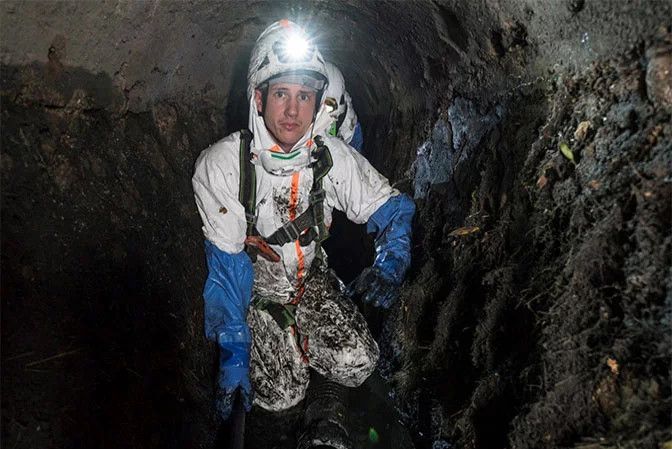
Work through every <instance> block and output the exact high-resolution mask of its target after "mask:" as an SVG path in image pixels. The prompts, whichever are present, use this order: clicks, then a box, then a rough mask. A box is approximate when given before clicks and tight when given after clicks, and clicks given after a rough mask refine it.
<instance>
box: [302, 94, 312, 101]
mask: <svg viewBox="0 0 672 449" xmlns="http://www.w3.org/2000/svg"><path fill="white" fill-rule="evenodd" d="M299 100H301V101H308V100H310V95H308V94H301V95H299Z"/></svg>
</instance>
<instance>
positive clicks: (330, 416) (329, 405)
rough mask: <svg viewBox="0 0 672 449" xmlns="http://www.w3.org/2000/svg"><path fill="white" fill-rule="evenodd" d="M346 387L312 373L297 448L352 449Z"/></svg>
mask: <svg viewBox="0 0 672 449" xmlns="http://www.w3.org/2000/svg"><path fill="white" fill-rule="evenodd" d="M346 400H347V388H346V387H344V386H343V385H340V384H338V383H336V382H333V381H330V380H327V379H325V378H324V377H322V376H320V375H319V374H316V373H313V375H312V376H311V381H310V387H308V395H307V399H306V410H305V412H304V419H303V433H302V434H301V436H300V437H299V444H298V447H297V449H351V448H352V444H351V442H350V436H349V433H348V428H347V408H346Z"/></svg>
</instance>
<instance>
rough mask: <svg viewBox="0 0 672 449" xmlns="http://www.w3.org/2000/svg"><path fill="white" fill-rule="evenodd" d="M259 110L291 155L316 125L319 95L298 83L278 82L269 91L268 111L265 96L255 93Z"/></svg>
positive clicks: (269, 127)
mask: <svg viewBox="0 0 672 449" xmlns="http://www.w3.org/2000/svg"><path fill="white" fill-rule="evenodd" d="M254 100H255V102H256V104H257V110H258V111H260V112H262V113H263V115H264V123H265V124H266V128H268V130H269V131H270V133H271V134H272V135H273V137H274V138H275V140H276V142H278V145H280V147H281V148H282V149H283V151H285V152H288V151H290V150H291V149H292V147H293V146H294V145H296V143H297V142H298V141H299V139H301V137H303V135H304V134H305V133H306V131H308V128H309V127H310V125H311V124H312V122H313V112H314V111H315V101H316V93H315V91H314V90H312V89H310V88H308V87H305V86H301V85H299V84H289V83H277V84H272V85H271V86H269V88H268V98H267V100H266V108H265V109H264V108H263V101H262V93H261V91H260V90H258V89H257V90H255V92H254Z"/></svg>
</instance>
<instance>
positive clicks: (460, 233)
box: [448, 226, 481, 237]
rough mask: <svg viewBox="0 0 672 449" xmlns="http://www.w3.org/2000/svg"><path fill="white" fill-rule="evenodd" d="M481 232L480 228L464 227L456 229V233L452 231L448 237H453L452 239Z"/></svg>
mask: <svg viewBox="0 0 672 449" xmlns="http://www.w3.org/2000/svg"><path fill="white" fill-rule="evenodd" d="M480 230H481V228H479V227H478V226H464V227H461V228H457V229H455V230H454V231H452V232H451V233H450V234H448V235H449V236H451V237H457V236H463V235H469V234H473V233H474V232H478V231H480Z"/></svg>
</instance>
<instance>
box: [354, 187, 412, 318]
mask: <svg viewBox="0 0 672 449" xmlns="http://www.w3.org/2000/svg"><path fill="white" fill-rule="evenodd" d="M414 215H415V204H414V203H413V200H412V199H411V198H410V197H409V196H408V195H404V194H402V195H397V196H393V197H391V198H390V199H389V200H387V201H386V202H385V203H384V204H383V205H382V206H381V207H379V208H378V210H377V211H376V212H375V213H374V214H373V215H372V216H371V218H370V219H369V221H368V223H367V226H366V229H367V231H368V232H369V233H374V232H375V233H376V239H375V248H376V257H375V260H374V262H373V266H372V267H370V268H366V269H364V270H363V271H362V273H361V274H360V275H359V276H358V277H357V279H355V280H354V281H352V282H351V283H350V285H349V286H348V295H349V296H350V297H351V298H353V299H356V298H361V299H362V301H363V302H364V303H366V304H369V303H370V304H373V305H374V306H376V307H383V308H385V309H387V308H389V307H390V306H392V304H394V303H395V302H396V300H397V298H398V297H399V286H401V283H402V282H403V280H404V275H405V274H406V271H407V270H408V267H409V266H410V264H411V226H412V223H413V216H414Z"/></svg>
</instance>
